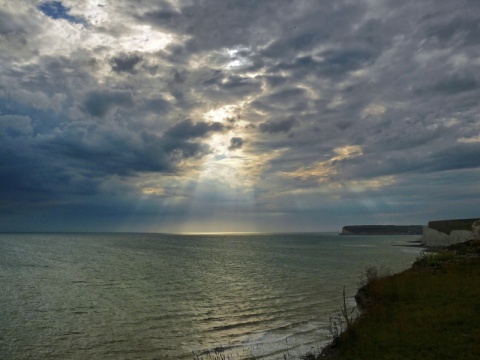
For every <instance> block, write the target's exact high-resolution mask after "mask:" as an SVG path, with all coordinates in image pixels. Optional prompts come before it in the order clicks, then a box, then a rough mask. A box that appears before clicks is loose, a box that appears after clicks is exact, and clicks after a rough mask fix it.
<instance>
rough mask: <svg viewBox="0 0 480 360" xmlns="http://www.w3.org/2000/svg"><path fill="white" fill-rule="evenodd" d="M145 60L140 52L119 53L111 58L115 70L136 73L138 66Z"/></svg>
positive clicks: (111, 64)
mask: <svg viewBox="0 0 480 360" xmlns="http://www.w3.org/2000/svg"><path fill="white" fill-rule="evenodd" d="M142 60H143V58H142V56H141V55H140V54H138V53H129V54H118V55H115V56H112V58H111V59H110V66H111V67H112V70H113V71H115V72H127V73H130V74H134V73H135V72H136V71H137V70H136V68H135V67H136V66H137V65H138V64H139V63H140V62H141V61H142Z"/></svg>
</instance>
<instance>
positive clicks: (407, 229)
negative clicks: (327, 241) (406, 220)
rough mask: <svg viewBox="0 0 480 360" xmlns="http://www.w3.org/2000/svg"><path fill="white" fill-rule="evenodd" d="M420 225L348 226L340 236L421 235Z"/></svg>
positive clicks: (421, 228)
mask: <svg viewBox="0 0 480 360" xmlns="http://www.w3.org/2000/svg"><path fill="white" fill-rule="evenodd" d="M422 230H423V227H422V225H348V226H344V227H343V228H342V232H341V235H422Z"/></svg>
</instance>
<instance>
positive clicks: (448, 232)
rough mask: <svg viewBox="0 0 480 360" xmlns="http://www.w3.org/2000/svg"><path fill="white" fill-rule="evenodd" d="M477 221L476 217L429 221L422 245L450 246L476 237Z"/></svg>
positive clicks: (424, 231)
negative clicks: (474, 229) (474, 230)
mask: <svg viewBox="0 0 480 360" xmlns="http://www.w3.org/2000/svg"><path fill="white" fill-rule="evenodd" d="M477 222H478V220H477V219H476V218H475V219H455V220H437V221H429V222H428V226H424V228H423V235H422V238H421V241H422V245H424V246H449V245H453V244H458V243H462V242H465V241H468V240H472V239H475V238H476V237H477V235H476V234H475V233H474V232H473V227H474V223H475V224H476V223H477Z"/></svg>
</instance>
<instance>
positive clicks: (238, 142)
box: [228, 137, 244, 151]
mask: <svg viewBox="0 0 480 360" xmlns="http://www.w3.org/2000/svg"><path fill="white" fill-rule="evenodd" d="M243 144H244V142H243V139H242V138H241V137H232V138H231V139H230V146H229V147H228V150H230V151H233V150H237V149H241V148H242V146H243Z"/></svg>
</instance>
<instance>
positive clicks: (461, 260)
mask: <svg viewBox="0 0 480 360" xmlns="http://www.w3.org/2000/svg"><path fill="white" fill-rule="evenodd" d="M474 245H475V244H474ZM477 245H478V244H477ZM479 251H480V246H473V245H472V246H464V247H457V248H456V249H455V248H452V249H450V250H449V251H448V252H444V253H438V254H426V255H422V256H421V257H420V258H419V259H418V261H417V265H416V266H414V267H412V268H411V269H409V270H407V271H404V272H403V273H400V274H396V275H393V276H387V277H383V278H382V277H380V278H377V279H374V280H373V281H370V282H369V283H368V284H367V285H366V288H365V291H366V294H367V296H368V298H369V300H370V302H369V305H368V308H367V309H365V310H364V312H363V314H362V316H361V317H360V318H359V320H357V321H356V322H355V323H354V324H353V325H352V326H351V327H350V329H349V330H347V331H346V332H345V333H343V334H342V335H341V336H340V339H339V342H338V353H337V356H338V359H480V258H479V257H478V256H476V254H478V252H479Z"/></svg>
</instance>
